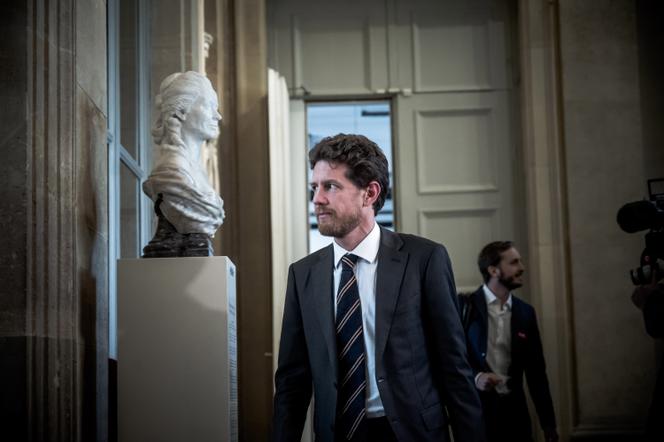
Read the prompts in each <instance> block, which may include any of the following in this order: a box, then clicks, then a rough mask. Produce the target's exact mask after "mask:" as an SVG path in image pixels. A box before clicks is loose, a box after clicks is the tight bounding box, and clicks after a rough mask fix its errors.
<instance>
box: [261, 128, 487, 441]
mask: <svg viewBox="0 0 664 442" xmlns="http://www.w3.org/2000/svg"><path fill="white" fill-rule="evenodd" d="M309 160H310V165H311V167H312V168H313V175H312V189H311V190H312V192H313V203H314V206H315V212H316V217H317V220H318V229H319V230H320V232H321V233H322V234H323V235H328V236H332V237H334V243H333V244H332V245H330V246H328V247H326V248H324V249H322V250H320V251H318V252H315V253H313V254H311V255H309V256H307V257H306V258H304V259H302V260H300V261H298V262H296V263H294V264H292V265H291V267H290V269H289V275H288V288H287V292H286V301H285V305H284V317H283V326H282V331H281V343H280V349H279V364H278V369H277V372H276V375H275V386H276V392H275V396H274V417H273V422H272V426H273V434H272V436H273V440H274V441H279V442H281V441H299V440H300V437H301V435H302V429H303V426H304V421H305V416H306V412H307V407H308V405H309V402H310V400H311V396H312V392H313V396H314V431H315V433H316V441H324V442H332V441H340V440H353V441H381V442H385V441H395V440H398V441H447V440H449V434H448V425H451V427H452V429H453V432H454V438H455V441H456V442H471V441H477V442H479V441H483V440H484V431H483V426H482V417H481V405H480V403H479V398H478V395H477V392H476V390H475V386H474V384H473V378H472V372H471V370H470V366H469V365H468V362H467V355H466V346H465V338H464V334H463V327H462V325H461V319H460V315H459V310H458V304H457V300H456V295H455V287H454V278H453V275H452V267H451V265H450V261H449V258H448V256H447V252H446V251H445V248H444V247H443V246H441V245H440V244H436V243H434V242H431V241H428V240H426V239H423V238H419V237H416V236H412V235H402V234H397V233H393V232H391V231H389V230H386V229H383V228H380V227H379V226H378V225H377V223H376V220H375V215H376V213H377V212H378V210H379V209H380V208H381V207H382V205H383V203H384V201H385V195H386V191H387V189H388V186H389V178H388V169H387V160H386V158H385V156H384V154H383V153H382V151H381V150H380V148H379V147H378V146H377V145H376V144H374V143H373V142H371V141H370V140H368V139H367V138H365V137H363V136H359V135H343V134H339V135H337V136H335V137H330V138H326V139H324V140H322V141H321V142H320V143H318V145H316V146H315V147H314V148H313V149H312V151H311V152H310V154H309Z"/></svg>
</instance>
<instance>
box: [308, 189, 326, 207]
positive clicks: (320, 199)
mask: <svg viewBox="0 0 664 442" xmlns="http://www.w3.org/2000/svg"><path fill="white" fill-rule="evenodd" d="M311 192H312V193H313V195H312V198H311V201H312V202H313V203H314V204H318V205H321V204H326V203H327V199H326V198H325V197H324V195H323V192H321V190H320V188H319V189H316V190H312V191H311Z"/></svg>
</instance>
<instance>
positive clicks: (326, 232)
mask: <svg viewBox="0 0 664 442" xmlns="http://www.w3.org/2000/svg"><path fill="white" fill-rule="evenodd" d="M324 211H325V212H327V213H328V221H327V222H326V223H325V224H323V223H321V222H320V221H319V222H318V231H319V232H320V234H321V235H323V236H331V237H333V238H343V237H344V236H346V235H348V234H349V233H350V232H352V231H353V229H355V228H356V227H357V226H358V225H360V212H359V211H357V212H354V213H349V214H348V215H345V216H343V217H340V216H339V215H337V213H336V212H335V211H334V210H330V209H325V210H324Z"/></svg>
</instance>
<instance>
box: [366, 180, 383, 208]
mask: <svg viewBox="0 0 664 442" xmlns="http://www.w3.org/2000/svg"><path fill="white" fill-rule="evenodd" d="M380 192H381V188H380V184H378V181H372V182H370V183H369V185H368V186H367V192H366V194H365V195H364V205H365V206H372V207H373V204H374V203H375V202H376V200H377V199H378V197H379V196H380Z"/></svg>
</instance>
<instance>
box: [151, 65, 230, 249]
mask: <svg viewBox="0 0 664 442" xmlns="http://www.w3.org/2000/svg"><path fill="white" fill-rule="evenodd" d="M156 112H157V119H156V122H155V124H154V127H153V129H152V136H153V139H154V142H155V145H156V147H157V150H158V153H159V156H158V159H157V160H156V162H155V166H154V169H153V170H152V173H150V176H149V177H148V179H147V180H146V181H145V182H144V183H143V191H144V192H145V194H146V195H148V196H149V197H150V199H151V200H152V201H154V202H155V211H156V212H157V214H158V215H160V226H159V230H160V231H158V232H157V234H156V235H155V239H153V242H154V241H155V240H157V239H158V238H157V237H158V236H160V235H161V236H162V237H163V236H164V235H165V233H164V232H163V228H164V227H165V225H162V224H164V223H162V222H161V221H162V220H161V218H162V217H163V218H165V220H166V221H168V223H170V225H171V226H172V227H173V228H174V229H175V231H176V232H174V233H177V234H179V235H192V234H195V235H197V236H203V235H204V236H205V237H206V238H207V240H208V242H209V238H210V237H212V236H213V235H214V233H215V232H216V231H217V229H218V228H219V226H220V225H221V224H222V222H223V220H224V209H223V205H224V203H223V201H222V199H221V198H220V197H219V195H218V194H217V193H216V192H215V190H214V189H213V188H212V186H211V185H210V182H209V180H208V177H207V174H206V173H205V170H204V168H203V165H202V162H201V148H202V146H203V143H204V142H205V141H207V140H210V139H214V138H216V137H217V136H218V135H219V121H220V120H221V115H220V114H219V112H218V103H217V94H216V93H215V91H214V89H212V84H211V83H210V80H208V79H207V78H206V77H205V76H204V75H202V74H200V73H198V72H193V71H189V72H184V73H175V74H171V75H169V76H168V77H166V79H164V81H163V82H162V83H161V87H160V89H159V95H157V98H156ZM160 212H161V213H160ZM162 239H163V238H162ZM151 244H152V243H151ZM171 256H172V255H171ZM176 256H182V255H176Z"/></svg>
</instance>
